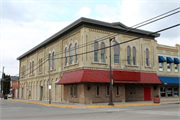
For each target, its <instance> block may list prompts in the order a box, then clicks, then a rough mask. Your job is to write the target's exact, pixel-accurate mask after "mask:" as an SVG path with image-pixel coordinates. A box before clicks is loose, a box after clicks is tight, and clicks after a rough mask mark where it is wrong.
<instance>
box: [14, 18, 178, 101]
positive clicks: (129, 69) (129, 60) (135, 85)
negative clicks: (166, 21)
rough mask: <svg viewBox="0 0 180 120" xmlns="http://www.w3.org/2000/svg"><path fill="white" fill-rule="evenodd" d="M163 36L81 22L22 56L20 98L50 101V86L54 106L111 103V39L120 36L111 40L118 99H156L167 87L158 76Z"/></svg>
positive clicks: (111, 24)
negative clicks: (55, 104) (62, 103)
mask: <svg viewBox="0 0 180 120" xmlns="http://www.w3.org/2000/svg"><path fill="white" fill-rule="evenodd" d="M127 30H128V31H127ZM149 34H151V35H149ZM159 35H160V34H157V33H156V34H152V32H149V31H143V30H140V29H131V28H129V27H127V26H125V25H124V24H122V23H119V22H117V23H106V22H102V21H97V20H92V19H87V18H80V19H78V20H77V21H75V22H73V23H72V24H70V25H69V26H67V27H66V28H64V29H62V30H61V31H59V32H57V33H56V34H54V35H53V36H51V37H50V38H48V39H46V40H45V41H44V42H42V43H40V44H39V45H37V46H35V47H34V48H32V49H31V50H29V51H27V52H26V53H24V54H23V55H21V56H20V57H18V58H17V59H18V60H19V61H20V81H19V83H20V84H19V98H22V99H26V97H27V95H29V98H30V99H35V100H44V101H46V100H49V90H48V89H49V88H48V86H49V82H50V83H51V99H52V101H54V102H55V101H56V102H66V103H69V102H73V103H81V104H91V103H97V102H108V101H109V89H110V86H109V82H110V72H109V68H110V64H109V62H110V57H109V55H110V51H109V48H108V47H109V46H110V40H109V38H110V37H114V36H115V38H114V40H113V41H111V45H113V46H112V47H111V61H112V62H111V67H112V72H111V74H112V79H113V101H116V102H120V101H122V102H124V101H137V100H138V101H139V100H142V101H144V100H145V101H148V100H152V98H153V96H154V95H159V94H160V90H159V89H160V87H159V85H160V84H162V82H161V81H160V80H159V78H158V76H157V74H158V75H160V73H159V71H158V64H159V56H158V55H159V51H158V50H157V49H158V46H159V45H158V44H157V41H156V40H155V37H159ZM141 36H143V38H141ZM135 38H137V39H135ZM132 39H134V40H132ZM129 40H132V41H129ZM119 43H121V44H119ZM178 50H179V49H178ZM49 56H50V58H51V59H50V81H49V63H48V61H47V59H48V57H49Z"/></svg>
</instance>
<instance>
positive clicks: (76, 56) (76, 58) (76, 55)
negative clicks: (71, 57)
mask: <svg viewBox="0 0 180 120" xmlns="http://www.w3.org/2000/svg"><path fill="white" fill-rule="evenodd" d="M77 47H78V46H77V43H76V44H75V54H76V56H75V57H76V60H75V62H76V63H77V60H78V56H77V49H78V48H77Z"/></svg>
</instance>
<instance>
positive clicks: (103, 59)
mask: <svg viewBox="0 0 180 120" xmlns="http://www.w3.org/2000/svg"><path fill="white" fill-rule="evenodd" d="M104 47H105V45H104V43H101V62H105V54H104V53H105V49H102V48H104Z"/></svg>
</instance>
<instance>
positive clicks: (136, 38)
mask: <svg viewBox="0 0 180 120" xmlns="http://www.w3.org/2000/svg"><path fill="white" fill-rule="evenodd" d="M179 25H180V24H176V25H174V26H171V27H168V28H164V29H162V30H159V31H156V32H153V33H150V34H148V35H152V34H156V33H159V32H162V31H165V30H168V29H171V28H174V27H177V26H179ZM148 35H144V36H141V37H137V38H134V39H131V40H128V41H125V42H121V43H116V44H114V45H112V46H107V47H104V48H100V49H97V50H92V51H88V52H84V53H80V54H77V55H83V54H87V53H91V52H94V51H99V50H103V49H107V48H109V47H113V46H116V45H120V44H124V43H127V42H131V41H134V40H137V39H139V38H143V37H146V36H148ZM72 56H76V55H71V56H66V57H72ZM66 57H60V58H54V59H63V58H66Z"/></svg>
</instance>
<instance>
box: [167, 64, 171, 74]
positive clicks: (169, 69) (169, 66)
mask: <svg viewBox="0 0 180 120" xmlns="http://www.w3.org/2000/svg"><path fill="white" fill-rule="evenodd" d="M167 71H168V72H171V63H167Z"/></svg>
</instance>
